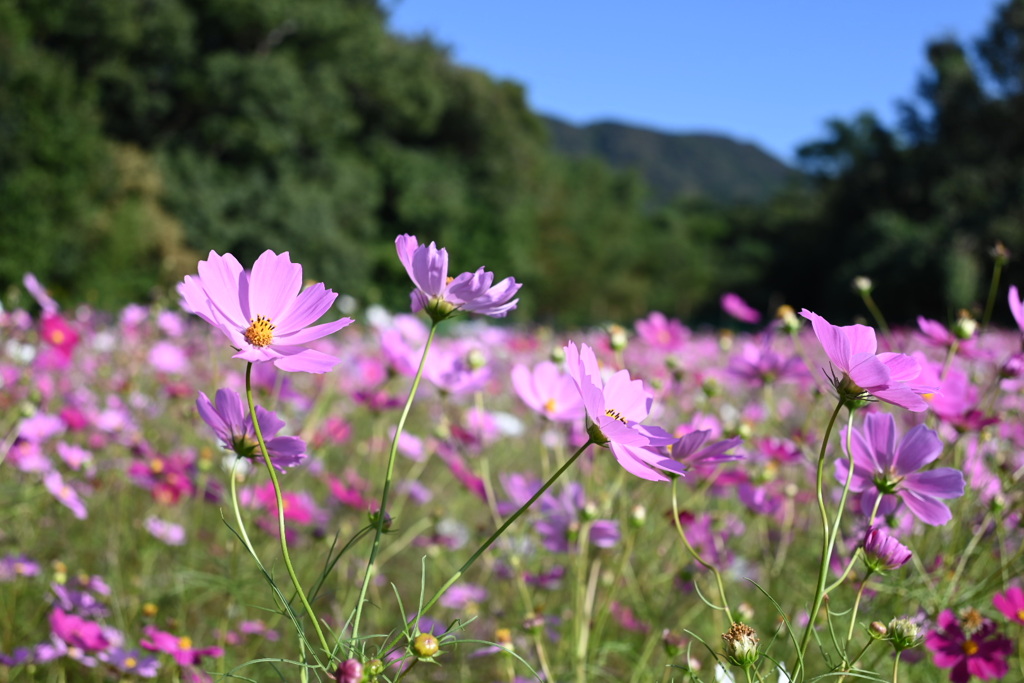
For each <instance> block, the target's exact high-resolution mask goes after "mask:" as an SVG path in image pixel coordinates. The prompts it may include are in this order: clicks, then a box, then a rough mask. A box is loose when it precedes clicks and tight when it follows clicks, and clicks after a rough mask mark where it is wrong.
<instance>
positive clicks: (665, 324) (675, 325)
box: [633, 311, 690, 351]
mask: <svg viewBox="0 0 1024 683" xmlns="http://www.w3.org/2000/svg"><path fill="white" fill-rule="evenodd" d="M633 327H635V328H636V334H637V336H638V337H640V339H642V340H643V341H644V342H645V343H646V344H647V345H648V346H653V347H654V348H656V349H662V350H664V351H671V350H675V349H678V348H680V347H681V346H682V345H683V344H684V343H685V342H686V340H687V339H689V337H690V331H689V330H688V329H686V327H685V326H684V325H683V323H681V322H680V321H678V320H676V319H675V318H667V317H666V316H665V314H664V313H662V312H660V311H651V312H650V313H649V314H648V315H647V317H646V318H641V319H640V320H637V321H636V322H635V323H633Z"/></svg>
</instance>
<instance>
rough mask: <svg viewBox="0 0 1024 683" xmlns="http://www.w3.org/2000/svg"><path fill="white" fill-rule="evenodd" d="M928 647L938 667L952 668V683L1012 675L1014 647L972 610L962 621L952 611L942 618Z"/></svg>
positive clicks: (946, 611)
mask: <svg viewBox="0 0 1024 683" xmlns="http://www.w3.org/2000/svg"><path fill="white" fill-rule="evenodd" d="M924 644H925V646H926V647H927V648H928V649H929V650H931V651H932V655H933V657H934V658H935V666H937V667H940V668H942V669H948V668H951V669H952V671H950V672H949V680H951V681H953V683H967V681H969V680H970V679H971V676H977V677H978V678H980V679H981V680H983V681H988V680H992V679H996V678H1002V677H1003V676H1005V675H1006V673H1007V671H1009V666H1008V665H1007V663H1006V659H1007V657H1009V656H1010V653H1011V652H1012V650H1013V643H1012V642H1011V641H1010V639H1009V638H1006V637H1004V636H1002V635H1000V634H998V633H996V625H995V624H994V623H993V622H992V620H991V619H986V618H984V617H982V616H981V615H980V614H978V612H977V611H975V610H968V611H967V614H966V616H965V617H964V618H963V619H958V618H957V617H956V615H955V614H953V611H952V610H948V609H947V610H944V611H943V612H942V614H940V615H939V627H938V628H937V629H934V630H932V631H929V632H928V634H927V635H926V636H925V637H924Z"/></svg>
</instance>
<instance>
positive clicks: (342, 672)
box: [334, 659, 363, 683]
mask: <svg viewBox="0 0 1024 683" xmlns="http://www.w3.org/2000/svg"><path fill="white" fill-rule="evenodd" d="M334 680H335V681H337V683H359V681H361V680H363V663H362V662H360V661H359V660H358V659H346V660H345V661H344V662H342V663H341V665H340V666H339V667H338V670H337V671H336V672H335V673H334Z"/></svg>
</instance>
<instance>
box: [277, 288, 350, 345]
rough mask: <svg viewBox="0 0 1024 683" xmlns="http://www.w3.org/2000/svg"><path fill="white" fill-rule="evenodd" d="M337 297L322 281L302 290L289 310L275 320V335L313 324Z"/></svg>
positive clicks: (281, 334) (279, 335)
mask: <svg viewBox="0 0 1024 683" xmlns="http://www.w3.org/2000/svg"><path fill="white" fill-rule="evenodd" d="M337 298H338V295H337V294H335V293H334V292H333V291H331V290H329V289H326V288H325V287H324V285H323V283H322V282H318V283H316V284H315V285H313V286H311V287H307V288H306V289H304V290H302V292H301V293H300V294H299V295H298V297H296V298H295V301H293V302H292V303H291V305H290V306H289V307H288V310H287V311H286V312H285V313H284V314H282V315H281V316H280V317H278V318H277V319H275V320H274V321H273V322H274V324H275V325H276V326H277V329H276V330H274V336H275V337H281V336H285V335H287V334H291V333H293V332H295V331H296V330H299V329H302V328H303V327H306V326H307V325H312V324H313V323H315V322H316V321H317V320H319V319H320V316H322V315H323V314H324V313H326V312H327V311H329V310H330V308H331V304H333V303H334V300H335V299H337Z"/></svg>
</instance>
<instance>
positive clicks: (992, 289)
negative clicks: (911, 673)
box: [894, 257, 1003, 680]
mask: <svg viewBox="0 0 1024 683" xmlns="http://www.w3.org/2000/svg"><path fill="white" fill-rule="evenodd" d="M1002 272H1003V261H1002V260H1001V259H1000V258H998V257H997V258H996V263H995V266H993V268H992V281H991V282H990V283H989V286H988V299H986V300H985V315H983V316H982V318H981V329H985V328H986V327H988V322H989V320H991V319H992V309H993V307H994V306H995V303H996V294H997V292H998V291H999V276H1000V275H1001V274H1002ZM894 680H895V679H894Z"/></svg>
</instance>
